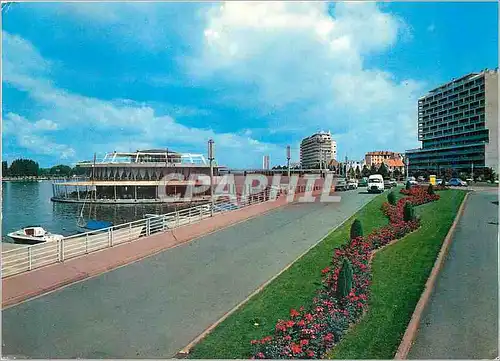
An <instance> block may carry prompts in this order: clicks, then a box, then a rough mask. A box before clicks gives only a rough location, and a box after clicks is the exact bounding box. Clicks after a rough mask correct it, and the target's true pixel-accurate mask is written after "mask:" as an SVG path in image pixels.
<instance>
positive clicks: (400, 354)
mask: <svg viewBox="0 0 500 361" xmlns="http://www.w3.org/2000/svg"><path fill="white" fill-rule="evenodd" d="M468 196H469V192H467V193H466V194H465V197H464V199H463V200H462V204H461V205H460V208H459V209H458V212H457V215H456V216H455V219H454V221H453V223H452V225H451V227H450V229H449V230H448V233H447V234H446V237H445V239H444V241H443V244H442V246H441V250H440V251H439V254H438V257H437V258H436V261H435V262H434V266H433V267H432V270H431V273H430V275H429V278H428V279H427V282H426V283H425V288H424V291H423V292H422V295H421V296H420V299H419V300H418V303H417V305H416V306H415V310H414V311H413V314H412V316H411V319H410V322H409V323H408V327H407V328H406V331H405V333H404V335H403V339H402V340H401V343H400V344H399V347H398V350H397V351H396V354H395V356H394V359H395V360H406V359H407V357H408V353H409V352H410V349H411V346H412V345H413V341H414V340H415V337H416V335H417V332H418V328H419V325H420V319H421V318H422V314H423V311H424V309H425V306H426V305H427V303H428V302H429V298H430V296H431V294H432V291H433V289H434V284H435V283H436V280H437V276H438V274H439V272H440V271H441V268H442V266H443V264H444V261H445V257H446V254H447V253H448V250H449V248H450V245H451V241H452V236H453V234H454V233H455V229H456V227H457V225H458V221H459V220H460V218H461V217H462V214H463V212H464V209H465V203H466V201H467V197H468Z"/></svg>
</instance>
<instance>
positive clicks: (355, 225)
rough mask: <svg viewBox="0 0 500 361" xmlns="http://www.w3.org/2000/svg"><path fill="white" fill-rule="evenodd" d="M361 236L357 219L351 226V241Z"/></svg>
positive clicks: (361, 227)
mask: <svg viewBox="0 0 500 361" xmlns="http://www.w3.org/2000/svg"><path fill="white" fill-rule="evenodd" d="M362 236H363V226H362V225H361V222H360V221H359V219H357V218H356V219H355V220H354V222H352V224H351V239H354V238H358V237H362Z"/></svg>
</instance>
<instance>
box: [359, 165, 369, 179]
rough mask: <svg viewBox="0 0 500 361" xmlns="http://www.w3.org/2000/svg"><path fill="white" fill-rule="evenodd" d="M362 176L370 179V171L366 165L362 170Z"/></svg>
mask: <svg viewBox="0 0 500 361" xmlns="http://www.w3.org/2000/svg"><path fill="white" fill-rule="evenodd" d="M361 175H362V176H363V177H369V176H370V170H369V169H368V167H367V166H366V164H365V165H364V166H363V169H362V170H361Z"/></svg>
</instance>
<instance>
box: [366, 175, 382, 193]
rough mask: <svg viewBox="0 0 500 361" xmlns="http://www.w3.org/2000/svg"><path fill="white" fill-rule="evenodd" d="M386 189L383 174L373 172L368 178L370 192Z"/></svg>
mask: <svg viewBox="0 0 500 361" xmlns="http://www.w3.org/2000/svg"><path fill="white" fill-rule="evenodd" d="M384 189H385V188H384V178H383V177H382V175H381V174H373V175H371V176H370V177H369V178H368V193H371V192H383V191H384Z"/></svg>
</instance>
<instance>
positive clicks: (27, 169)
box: [2, 158, 85, 178]
mask: <svg viewBox="0 0 500 361" xmlns="http://www.w3.org/2000/svg"><path fill="white" fill-rule="evenodd" d="M73 175H85V169H83V168H80V167H73V168H72V167H70V166H68V165H64V164H59V165H56V166H53V167H52V168H40V166H39V164H38V163H37V162H35V161H34V160H31V159H22V158H21V159H16V160H14V161H13V162H12V163H11V164H10V165H9V164H8V163H7V162H6V161H2V177H3V178H5V177H71V176H73Z"/></svg>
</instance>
